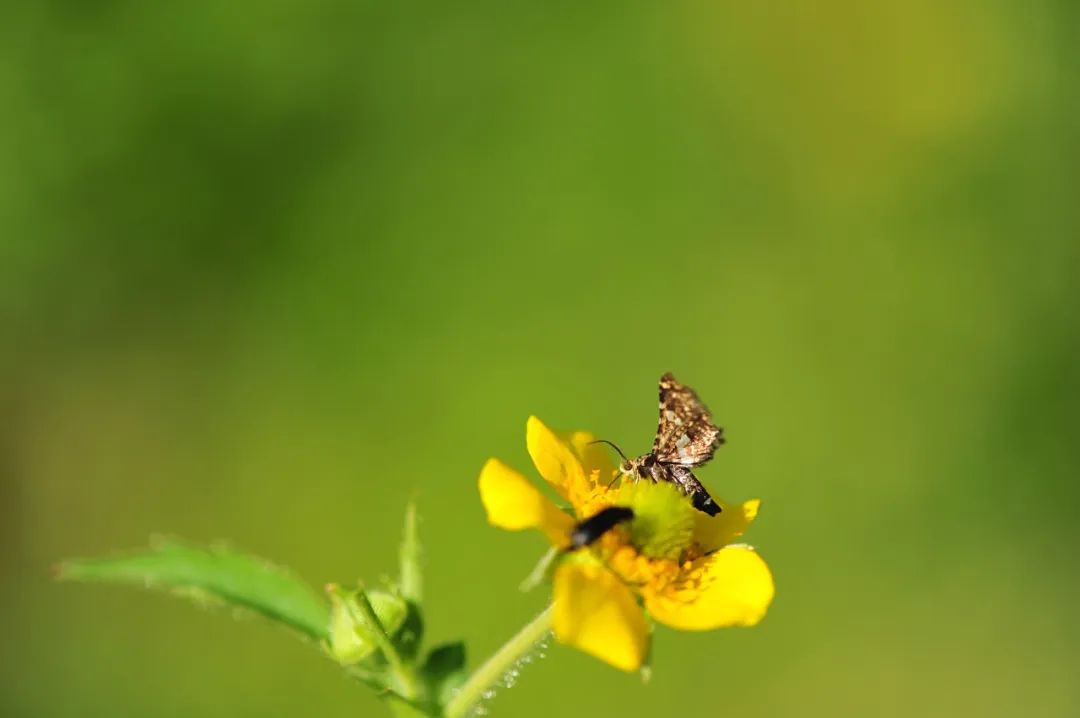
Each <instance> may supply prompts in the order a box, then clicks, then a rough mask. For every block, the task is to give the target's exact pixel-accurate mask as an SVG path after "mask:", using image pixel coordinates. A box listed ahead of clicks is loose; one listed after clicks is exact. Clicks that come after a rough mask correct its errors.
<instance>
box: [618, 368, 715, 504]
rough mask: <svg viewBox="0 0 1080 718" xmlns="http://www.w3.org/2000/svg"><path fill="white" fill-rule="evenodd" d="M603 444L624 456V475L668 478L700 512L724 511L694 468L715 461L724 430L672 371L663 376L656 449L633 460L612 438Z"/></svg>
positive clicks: (654, 442) (655, 479)
mask: <svg viewBox="0 0 1080 718" xmlns="http://www.w3.org/2000/svg"><path fill="white" fill-rule="evenodd" d="M601 443H605V444H609V445H610V446H612V447H614V449H615V450H616V451H618V452H619V455H620V456H622V457H623V462H622V464H620V465H619V471H620V472H622V474H623V475H625V476H630V477H633V478H634V479H652V480H653V482H654V483H657V482H661V481H668V482H670V483H673V484H675V485H676V486H678V487H679V488H680V489H682V492H683V493H684V494H686V495H687V496H689V497H690V500H691V502H693V504H694V508H695V509H697V510H698V511H704V512H705V513H707V514H709V515H710V516H716V514H718V513H720V506H719V505H717V503H716V502H715V501H713V498H712V496H709V492H708V491H706V490H705V487H704V486H702V485H701V482H700V481H698V479H697V477H696V476H694V472H693V471H692V470H691V469H693V468H694V467H697V466H704V465H705V464H707V463H708V462H709V461H711V460H712V457H713V454H714V453H716V450H717V449H718V448H719V447H720V445H721V444H723V443H724V430H723V429H721V428H720V427H719V426H717V425H716V424H714V423H713V421H712V416H711V414H710V413H709V410H708V408H706V406H705V405H704V404H703V403H702V402H701V400H700V399H698V396H697V394H696V393H694V390H693V389H691V388H690V387H688V386H686V385H685V384H680V383H679V381H678V380H677V379H676V378H675V377H674V376H673V375H672V374H671V372H668V373H667V374H664V375H663V376H662V377H660V421H659V423H658V424H657V426H656V438H655V439H653V445H652V450H651V451H649V453H647V454H642V455H641V456H639V457H637V458H636V459H633V460H630V459H627V458H626V456H625V455H623V453H622V450H621V449H620V448H619V447H617V446H615V444H612V443H611V442H610V441H602V442H601Z"/></svg>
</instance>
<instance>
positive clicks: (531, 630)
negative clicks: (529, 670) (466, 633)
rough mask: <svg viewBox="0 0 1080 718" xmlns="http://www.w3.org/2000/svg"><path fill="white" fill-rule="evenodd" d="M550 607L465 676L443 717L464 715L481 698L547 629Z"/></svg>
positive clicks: (534, 644) (551, 607)
mask: <svg viewBox="0 0 1080 718" xmlns="http://www.w3.org/2000/svg"><path fill="white" fill-rule="evenodd" d="M554 608H555V607H554V606H548V607H547V608H545V609H544V610H543V612H541V613H540V615H539V616H537V617H536V618H534V619H533V620H531V621H529V622H528V623H527V624H525V626H524V627H523V628H522V629H521V630H520V631H518V632H517V635H515V636H514V637H513V638H511V639H510V640H509V641H507V642H506V643H504V644H503V646H502V648H500V649H499V650H497V651H495V653H494V654H492V656H491V658H488V659H487V661H485V662H484V664H483V665H482V666H480V667H479V668H477V669H476V670H475V671H474V672H473V674H472V675H471V676H469V679H468V680H467V681H465V685H463V686H462V687H461V690H460V691H458V692H457V694H455V695H454V697H453V698H451V699H450V700H449V701H448V702H447V704H446V709H445V710H444V712H443V715H444V716H445V718H465V716H466V715H468V712H469V710H470V709H471V708H472V707H473V706H474V705H476V704H477V703H479V702H480V700H482V699H483V698H484V694H485V693H486V692H487V691H488V690H489V689H491V688H492V687H494V686H495V685H497V684H498V682H499V681H500V680H502V678H503V676H504V675H506V673H507V672H508V671H510V670H511V669H512V668H513V667H514V664H515V663H517V662H518V661H519V660H520V659H521V658H523V657H524V656H526V655H528V653H529V651H531V650H532V649H533V648H534V647H535V646H536V644H537V643H539V642H540V641H542V640H543V639H544V637H545V636H547V634H548V631H550V630H551V616H552V613H553V612H554Z"/></svg>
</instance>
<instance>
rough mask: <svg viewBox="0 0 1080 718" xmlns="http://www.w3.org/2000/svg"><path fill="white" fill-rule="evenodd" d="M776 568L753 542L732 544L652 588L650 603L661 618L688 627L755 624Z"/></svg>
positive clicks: (769, 594)
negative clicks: (662, 585)
mask: <svg viewBox="0 0 1080 718" xmlns="http://www.w3.org/2000/svg"><path fill="white" fill-rule="evenodd" d="M774 592H775V589H774V587H773V578H772V573H770V571H769V567H768V566H767V565H765V562H764V561H763V560H762V559H761V557H760V556H758V555H757V552H755V551H754V549H752V548H750V547H749V546H743V545H736V546H728V547H727V548H724V549H721V550H720V551H717V552H716V553H714V554H712V555H709V556H705V557H703V558H699V559H698V560H696V561H694V562H693V564H692V566H691V568H690V570H689V571H688V572H687V576H686V578H685V580H682V581H680V582H678V583H675V584H672V585H669V586H667V587H666V588H665V589H664V590H662V591H660V592H657V593H653V592H648V591H646V592H645V593H646V598H645V607H646V608H647V609H648V611H649V613H650V614H652V616H653V618H655V619H656V620H657V621H659V622H660V623H663V624H665V625H668V626H671V627H672V628H679V629H682V630H684V631H707V630H709V629H713V628H722V627H724V626H753V625H754V624H755V623H757V622H758V621H760V620H761V619H762V617H763V616H764V615H765V611H767V610H768V608H769V604H770V603H771V602H772V599H773V593H774Z"/></svg>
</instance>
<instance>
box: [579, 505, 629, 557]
mask: <svg viewBox="0 0 1080 718" xmlns="http://www.w3.org/2000/svg"><path fill="white" fill-rule="evenodd" d="M632 518H634V511H633V509H628V508H626V507H625V506H608V507H607V508H604V509H600V511H598V512H596V513H595V514H593V515H592V516H590V517H589V518H587V519H585V520H584V521H581V522H580V523H578V525H577V526H575V527H574V530H573V531H571V532H570V546H569V547H567V549H566V550H567V551H573V550H574V549H579V548H585V547H586V546H588V545H589V544H591V543H595V542H596V541H599V540H600V537H601V536H603V535H604V534H606V533H607V532H608V531H610V530H611V529H613V528H615V527H616V526H618V525H619V524H621V523H623V522H624V521H629V520H630V519H632Z"/></svg>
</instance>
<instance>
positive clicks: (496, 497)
mask: <svg viewBox="0 0 1080 718" xmlns="http://www.w3.org/2000/svg"><path fill="white" fill-rule="evenodd" d="M480 501H482V502H483V504H484V509H485V510H486V511H487V517H488V521H489V522H491V524H492V525H494V526H498V527H499V528H504V529H509V530H510V531H520V530H522V529H532V528H537V529H540V530H541V531H543V532H544V534H545V535H546V536H547V537H548V540H549V541H551V543H552V544H553V545H554V546H558V547H560V548H561V547H563V546H565V545H566V543H567V541H568V537H569V535H570V530H571V529H572V528H573V527H574V519H573V517H572V516H570V515H569V514H566V513H564V512H563V511H561V510H559V507H558V506H556V505H555V504H553V503H552V502H551V501H550V500H549V499H548V498H547V497H546V496H544V495H543V494H542V493H540V491H539V489H537V488H536V487H535V486H533V485H532V484H530V483H529V480H528V479H526V478H525V477H524V476H522V475H521V474H519V473H518V472H516V471H514V470H513V469H511V468H510V467H509V466H507V465H506V464H504V463H503V462H501V461H499V460H498V459H488V462H487V463H486V464H484V468H483V469H481V471H480Z"/></svg>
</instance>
